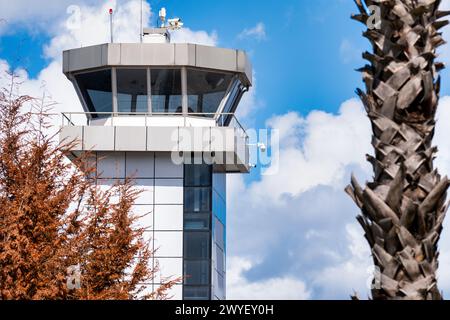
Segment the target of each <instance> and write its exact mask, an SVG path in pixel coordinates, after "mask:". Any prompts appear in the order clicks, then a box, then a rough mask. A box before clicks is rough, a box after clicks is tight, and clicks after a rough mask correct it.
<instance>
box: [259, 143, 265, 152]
mask: <svg viewBox="0 0 450 320" xmlns="http://www.w3.org/2000/svg"><path fill="white" fill-rule="evenodd" d="M258 148H259V150H261V152H266V150H267V146H266V145H265V144H264V143H262V142H260V143H258Z"/></svg>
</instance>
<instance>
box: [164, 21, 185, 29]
mask: <svg viewBox="0 0 450 320" xmlns="http://www.w3.org/2000/svg"><path fill="white" fill-rule="evenodd" d="M167 22H168V24H169V27H170V28H172V29H181V27H182V26H183V22H182V21H181V19H180V18H173V19H168V20H167Z"/></svg>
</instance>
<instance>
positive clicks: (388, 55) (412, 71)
mask: <svg viewBox="0 0 450 320" xmlns="http://www.w3.org/2000/svg"><path fill="white" fill-rule="evenodd" d="M355 2H356V5H357V7H358V9H359V14H357V15H354V16H353V18H354V19H355V20H358V21H361V22H363V23H364V24H365V25H366V26H368V30H367V31H365V32H364V36H365V37H366V38H367V39H368V40H369V41H370V43H371V45H372V49H373V50H372V52H370V53H369V52H366V53H364V54H363V57H364V58H365V59H366V60H368V62H369V63H368V64H367V65H366V66H365V67H363V68H362V69H361V70H360V71H361V72H362V74H363V78H364V82H365V84H366V91H365V92H363V91H362V90H358V94H359V96H360V97H361V99H362V101H363V103H364V106H365V108H366V111H367V114H368V117H369V119H370V122H371V124H372V129H373V130H372V131H373V139H372V144H373V147H374V149H375V156H374V157H372V156H368V160H369V161H370V162H371V164H372V165H373V168H374V181H373V182H370V183H368V184H367V186H366V187H365V188H363V187H361V186H360V185H359V184H358V182H357V181H356V179H355V178H354V177H353V178H352V181H351V185H350V186H349V187H348V188H347V189H346V190H347V192H348V193H349V194H350V196H351V197H352V198H353V200H354V201H355V203H356V204H357V205H358V207H359V208H361V212H362V214H361V215H360V216H359V217H358V221H359V223H360V224H361V225H362V227H363V228H364V231H365V236H366V239H367V241H368V242H369V245H370V247H371V250H372V255H373V260H374V264H375V266H376V267H378V268H379V272H380V276H379V279H377V281H376V282H377V286H374V288H373V289H372V297H373V299H415V300H425V299H427V300H431V299H433V300H438V299H442V296H441V293H440V291H439V289H438V286H437V277H436V272H437V269H438V256H439V253H438V241H439V237H440V234H441V231H442V223H443V221H444V217H445V214H446V211H447V204H446V195H447V189H448V187H449V180H448V179H447V177H441V176H440V175H439V174H438V172H437V170H436V169H435V168H434V166H433V159H434V157H435V154H436V152H437V148H436V147H433V145H432V139H433V135H434V129H435V123H436V122H435V114H436V110H437V107H438V100H439V91H440V77H439V71H440V70H441V69H442V68H443V67H444V65H443V64H442V63H440V62H438V61H436V60H435V59H436V49H437V48H438V47H439V46H440V45H442V44H443V43H445V42H444V40H443V38H442V33H441V32H439V29H441V28H442V27H443V26H445V25H447V24H448V21H447V20H441V18H442V17H444V16H446V15H448V14H450V12H445V11H441V10H439V6H440V4H441V1H440V0H384V1H374V0H355ZM369 6H375V8H378V9H379V16H378V17H375V18H377V19H379V22H380V24H379V25H372V24H373V23H371V22H373V21H372V20H373V18H374V16H373V15H372V16H371V13H369V12H368V10H367V7H369ZM372 8H373V7H372ZM374 27H375V28H374Z"/></svg>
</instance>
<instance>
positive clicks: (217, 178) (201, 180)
mask: <svg viewBox="0 0 450 320" xmlns="http://www.w3.org/2000/svg"><path fill="white" fill-rule="evenodd" d="M184 197H185V198H184V205H183V206H184V215H183V219H184V232H183V233H184V239H183V240H184V241H183V270H184V271H183V278H184V283H183V299H185V300H210V299H211V300H212V299H214V300H215V299H225V273H226V267H225V265H226V262H225V252H226V247H225V242H226V239H225V225H226V202H225V201H226V200H225V199H226V175H225V174H215V173H213V170H212V166H210V165H206V164H191V165H187V164H186V165H184Z"/></svg>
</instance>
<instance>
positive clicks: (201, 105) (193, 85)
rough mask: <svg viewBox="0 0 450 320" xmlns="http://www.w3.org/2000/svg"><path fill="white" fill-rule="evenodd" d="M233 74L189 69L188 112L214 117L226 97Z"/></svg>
mask: <svg viewBox="0 0 450 320" xmlns="http://www.w3.org/2000/svg"><path fill="white" fill-rule="evenodd" d="M232 78H233V76H232V75H231V74H226V73H217V72H210V71H201V70H193V69H188V70H187V95H188V112H189V113H205V114H206V115H205V116H207V117H213V116H214V114H211V113H216V112H217V109H218V108H219V105H220V103H221V102H222V99H223V98H224V96H225V94H226V92H227V90H228V87H229V85H230V82H231V79H232Z"/></svg>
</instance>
